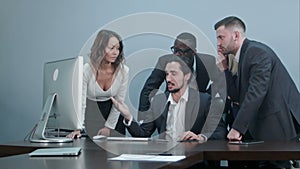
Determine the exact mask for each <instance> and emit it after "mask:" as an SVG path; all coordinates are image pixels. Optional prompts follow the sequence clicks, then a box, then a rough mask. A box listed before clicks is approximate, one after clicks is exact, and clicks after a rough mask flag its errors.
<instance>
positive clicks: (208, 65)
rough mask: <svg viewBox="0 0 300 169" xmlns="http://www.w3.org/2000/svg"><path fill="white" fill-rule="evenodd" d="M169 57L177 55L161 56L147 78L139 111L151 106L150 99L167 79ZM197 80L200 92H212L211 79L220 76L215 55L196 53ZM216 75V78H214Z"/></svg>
mask: <svg viewBox="0 0 300 169" xmlns="http://www.w3.org/2000/svg"><path fill="white" fill-rule="evenodd" d="M169 57H176V55H174V54H167V55H164V56H161V57H160V58H159V59H158V62H157V63H156V66H155V68H154V69H153V71H152V73H151V75H150V76H149V77H148V79H147V80H146V82H145V84H144V87H143V89H142V91H141V94H140V101H139V111H146V110H148V109H149V107H150V100H151V98H152V97H153V96H154V95H155V94H156V92H157V90H158V89H159V87H160V85H161V84H162V83H163V81H164V80H165V77H166V74H165V66H166V63H167V60H168V58H169ZM195 58H196V59H195V60H196V70H195V72H196V82H197V85H198V90H199V91H200V92H206V93H210V88H209V86H208V84H209V81H210V80H212V81H215V79H218V77H220V75H219V74H220V72H219V70H218V69H217V67H216V62H215V57H214V56H212V55H208V54H201V53H197V54H196V57H195ZM214 77H215V78H214Z"/></svg>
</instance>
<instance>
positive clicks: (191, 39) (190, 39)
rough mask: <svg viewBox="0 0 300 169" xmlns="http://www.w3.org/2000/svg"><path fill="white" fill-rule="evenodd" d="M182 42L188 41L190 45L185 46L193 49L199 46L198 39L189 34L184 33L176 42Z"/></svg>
mask: <svg viewBox="0 0 300 169" xmlns="http://www.w3.org/2000/svg"><path fill="white" fill-rule="evenodd" d="M180 40H186V41H188V42H189V44H185V45H186V46H188V47H189V48H191V49H196V46H197V45H196V37H195V36H194V35H193V34H191V33H188V32H183V33H181V34H179V35H178V36H177V37H176V40H175V42H176V41H180ZM182 43H184V42H182Z"/></svg>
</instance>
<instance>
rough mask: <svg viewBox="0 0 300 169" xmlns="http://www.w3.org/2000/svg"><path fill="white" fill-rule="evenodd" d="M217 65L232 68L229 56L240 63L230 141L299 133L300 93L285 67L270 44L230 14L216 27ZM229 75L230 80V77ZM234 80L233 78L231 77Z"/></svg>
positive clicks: (278, 137)
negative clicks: (251, 34)
mask: <svg viewBox="0 0 300 169" xmlns="http://www.w3.org/2000/svg"><path fill="white" fill-rule="evenodd" d="M214 28H215V30H216V34H217V43H218V44H217V45H218V55H219V56H218V59H217V64H218V67H219V68H220V69H221V70H222V71H226V70H227V69H229V67H228V64H227V61H228V58H226V57H227V56H228V55H231V54H232V55H234V59H235V61H237V63H238V69H237V79H236V83H235V84H236V91H237V96H238V99H237V102H238V105H239V110H238V111H237V114H236V115H235V117H234V122H233V124H232V128H231V129H230V131H229V133H228V135H227V138H228V139H230V140H241V139H259V140H290V139H293V138H295V137H297V134H299V123H300V94H299V91H298V90H297V87H296V85H295V83H294V82H293V80H292V79H291V77H290V75H289V74H288V72H287V70H286V68H285V67H284V65H283V64H282V63H281V61H280V59H279V58H278V56H277V55H276V54H275V52H274V51H273V50H272V49H271V48H270V47H268V46H267V45H265V44H263V43H260V42H256V41H253V40H249V39H247V38H246V37H245V31H246V26H245V24H244V22H243V21H242V20H241V19H239V18H237V17H235V16H230V17H226V18H224V19H222V20H221V21H219V22H217V23H216V24H215V26H214ZM226 77H227V82H228V80H230V79H228V78H229V76H226ZM231 80H232V79H231Z"/></svg>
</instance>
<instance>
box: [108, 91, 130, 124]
mask: <svg viewBox="0 0 300 169" xmlns="http://www.w3.org/2000/svg"><path fill="white" fill-rule="evenodd" d="M110 99H111V100H112V102H113V104H114V105H115V106H116V108H117V109H118V110H119V111H120V112H121V114H122V116H124V118H125V119H127V120H130V119H131V113H130V111H129V108H128V106H127V105H126V104H125V103H124V102H123V101H122V100H118V101H117V100H116V99H114V98H113V97H111V98H110Z"/></svg>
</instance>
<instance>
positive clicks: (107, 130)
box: [97, 127, 110, 137]
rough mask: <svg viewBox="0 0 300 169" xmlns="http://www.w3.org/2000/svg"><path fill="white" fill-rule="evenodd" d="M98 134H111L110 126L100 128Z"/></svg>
mask: <svg viewBox="0 0 300 169" xmlns="http://www.w3.org/2000/svg"><path fill="white" fill-rule="evenodd" d="M97 135H104V136H107V137H109V135H110V128H108V127H103V128H102V129H100V130H99V131H98V133H97Z"/></svg>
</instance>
